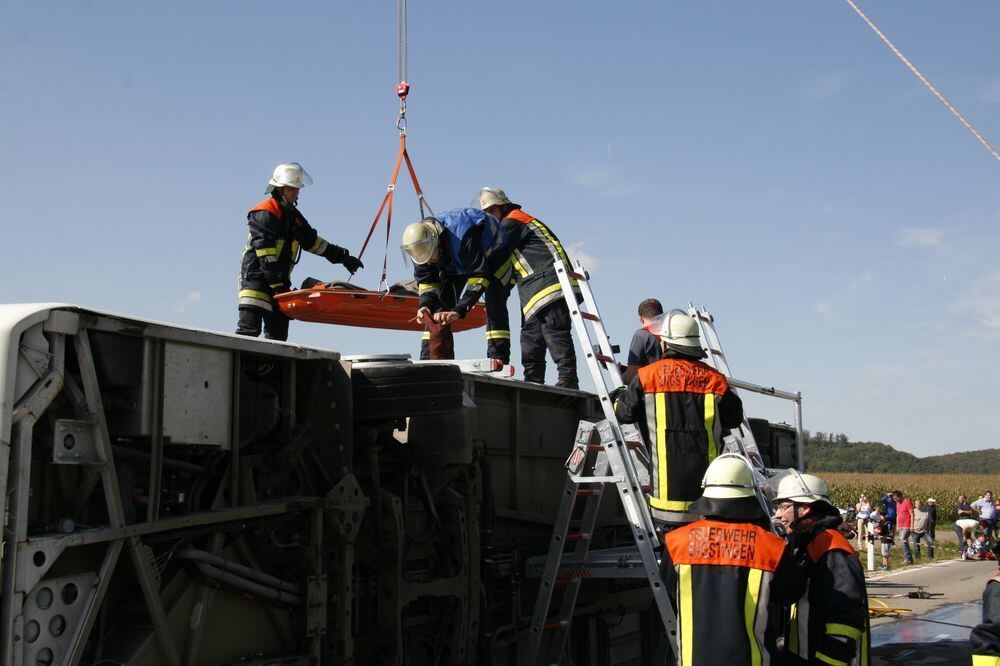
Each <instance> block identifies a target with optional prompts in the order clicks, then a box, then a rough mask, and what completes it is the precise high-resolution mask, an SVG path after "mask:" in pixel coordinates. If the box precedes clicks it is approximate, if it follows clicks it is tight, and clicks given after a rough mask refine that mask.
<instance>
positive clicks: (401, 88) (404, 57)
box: [358, 0, 434, 293]
mask: <svg viewBox="0 0 1000 666" xmlns="http://www.w3.org/2000/svg"><path fill="white" fill-rule="evenodd" d="M406 14H407V7H406V0H396V77H397V83H396V96H397V97H399V115H398V116H397V118H396V129H397V130H399V152H398V153H397V154H396V163H395V165H394V166H393V168H392V176H391V177H390V179H389V186H388V188H386V193H385V196H384V197H383V198H382V204H381V205H380V206H379V208H378V212H377V213H375V219H374V220H373V221H372V226H371V229H369V230H368V235H367V236H366V237H365V242H364V243H363V244H362V246H361V251H360V252H359V253H358V259H360V258H361V257H362V256H363V255H364V253H365V249H367V248H368V241H370V240H371V237H372V234H373V233H375V227H377V226H378V221H379V219H381V217H382V213H383V212H385V214H386V215H385V254H384V256H383V258H382V277H381V278H379V291H382V292H383V293H388V291H389V284H388V282H387V280H386V275H387V272H388V271H387V267H388V262H389V238H390V232H391V229H392V204H393V198H394V194H395V191H396V178H397V177H398V176H399V168H400V166H402V164H403V162H404V161H405V162H406V169H407V171H408V172H409V174H410V181H411V182H412V183H413V189H414V191H415V192H416V194H417V201H418V203H419V204H420V217H421V219H423V218H425V217H427V216H428V214H430V215H434V211H433V210H432V209H431V206H430V204H429V203H427V200H426V199H425V198H424V193H423V190H422V189H421V188H420V181H418V180H417V174H416V172H415V171H414V170H413V163H412V162H411V161H410V153H409V152H408V151H407V149H406V96H407V95H408V94H409V92H410V84H409V83H407V80H406V79H407V77H408V71H407V70H408V62H407V61H408V60H409V44H408V39H407V26H406V18H407V17H406Z"/></svg>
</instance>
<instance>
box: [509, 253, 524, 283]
mask: <svg viewBox="0 0 1000 666" xmlns="http://www.w3.org/2000/svg"><path fill="white" fill-rule="evenodd" d="M511 259H512V261H513V264H514V270H516V271H517V274H518V275H520V276H521V277H522V278H526V277H528V269H527V268H525V267H524V264H522V263H521V262H520V257H514V256H513V255H512V256H511Z"/></svg>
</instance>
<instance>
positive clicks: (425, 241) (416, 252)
mask: <svg viewBox="0 0 1000 666" xmlns="http://www.w3.org/2000/svg"><path fill="white" fill-rule="evenodd" d="M436 247H437V238H435V237H434V236H427V237H426V238H421V239H419V240H415V241H413V242H411V243H403V244H402V245H400V246H399V248H400V249H401V250H402V251H403V259H404V260H406V259H409V260H411V261H412V262H413V263H415V264H426V263H427V262H428V261H430V260H431V256H432V255H433V254H434V249H435V248H436Z"/></svg>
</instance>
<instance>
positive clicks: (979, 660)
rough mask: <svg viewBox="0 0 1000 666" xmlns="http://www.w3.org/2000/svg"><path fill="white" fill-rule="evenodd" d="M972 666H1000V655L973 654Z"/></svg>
mask: <svg viewBox="0 0 1000 666" xmlns="http://www.w3.org/2000/svg"><path fill="white" fill-rule="evenodd" d="M972 666H1000V657H994V656H993V655H989V654H974V655H972Z"/></svg>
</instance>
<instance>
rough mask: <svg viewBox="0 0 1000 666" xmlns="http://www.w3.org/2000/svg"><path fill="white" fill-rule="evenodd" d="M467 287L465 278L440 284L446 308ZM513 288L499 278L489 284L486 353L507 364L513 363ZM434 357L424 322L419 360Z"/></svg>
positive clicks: (448, 307)
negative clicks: (509, 307)
mask: <svg viewBox="0 0 1000 666" xmlns="http://www.w3.org/2000/svg"><path fill="white" fill-rule="evenodd" d="M464 288H465V278H464V277H463V278H460V279H453V280H446V281H445V283H444V284H443V285H441V303H442V306H443V308H444V310H450V309H452V308H454V307H455V304H456V303H458V295H459V294H461V293H462V290H463V289H464ZM509 295H510V289H509V288H508V287H504V286H503V285H501V284H500V283H499V282H498V281H497V280H490V283H489V286H487V287H486V294H485V301H486V357H487V358H497V359H500V360H501V361H502V362H503V364H504V365H507V364H508V363H510V313H508V312H507V297H508V296H509ZM430 357H431V337H430V330H429V329H428V328H427V326H424V335H423V338H422V339H421V341H420V360H422V361H426V360H428V359H430Z"/></svg>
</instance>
